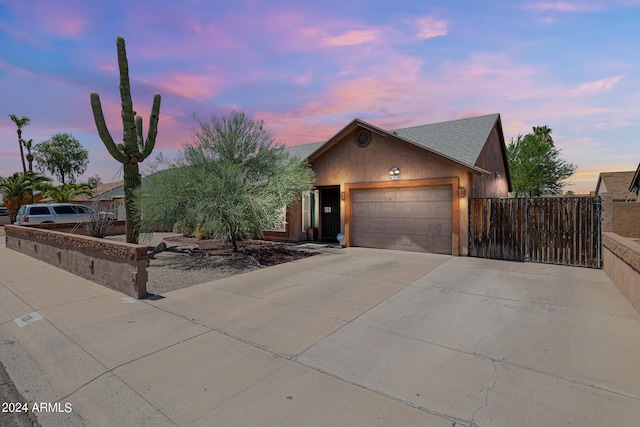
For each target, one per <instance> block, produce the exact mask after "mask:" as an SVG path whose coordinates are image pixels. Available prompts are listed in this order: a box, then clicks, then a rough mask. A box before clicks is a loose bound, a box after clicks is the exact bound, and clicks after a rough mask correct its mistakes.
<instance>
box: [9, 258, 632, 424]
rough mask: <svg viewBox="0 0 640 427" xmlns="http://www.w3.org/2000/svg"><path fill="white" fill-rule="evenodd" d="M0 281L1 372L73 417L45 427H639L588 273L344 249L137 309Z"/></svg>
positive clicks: (60, 277)
mask: <svg viewBox="0 0 640 427" xmlns="http://www.w3.org/2000/svg"><path fill="white" fill-rule="evenodd" d="M0 271H2V273H3V274H2V276H1V277H0V284H1V285H2V286H0V348H1V349H2V352H0V361H1V362H2V363H3V364H4V365H5V366H6V368H7V372H8V373H9V375H10V376H11V378H12V379H13V381H14V383H15V384H16V386H17V388H18V390H19V391H20V392H21V393H22V394H23V395H24V397H25V399H27V400H29V401H30V402H60V403H61V404H62V405H64V404H65V403H69V405H70V407H71V408H72V410H71V411H68V412H65V411H58V412H45V413H39V414H36V416H37V417H38V419H39V420H40V422H41V423H42V424H43V425H47V426H49V425H150V426H151V425H153V426H158V425H180V426H183V425H201V426H210V425H232V426H237V425H246V426H256V425H264V426H284V425H292V426H302V425H309V426H313V425H322V426H327V425H336V426H341V425H349V426H355V425H363V426H364V425H367V426H370V425H380V426H389V425H398V426H408V425H420V426H425V425H427V426H452V425H456V426H461V425H466V426H470V425H476V426H514V425H526V426H556V425H580V426H603V425H638V424H640V370H639V369H638V368H637V367H638V361H639V360H640V316H639V315H638V313H636V312H635V311H634V310H633V308H632V306H631V305H630V304H629V303H628V302H627V301H626V300H625V298H624V297H623V296H622V294H621V293H620V292H619V291H618V290H617V288H616V287H615V286H614V285H613V284H612V282H611V281H610V280H609V279H608V278H607V277H606V275H605V274H604V273H603V272H602V271H600V270H589V269H579V268H570V267H558V266H548V265H541V264H520V263H511V262H500V261H488V260H481V259H474V258H452V257H449V256H443V255H432V254H419V253H410V252H398V251H384V250H374V249H365V248H349V249H347V250H345V251H344V253H343V254H341V255H324V256H315V257H311V258H307V259H304V260H299V261H296V262H293V263H289V264H285V265H280V266H275V267H271V268H267V269H263V270H258V271H254V272H251V273H247V274H243V275H239V276H234V277H230V278H227V279H223V280H219V281H215V282H211V283H207V284H203V285H199V286H195V287H191V288H186V289H182V290H179V291H174V292H170V293H168V294H166V295H164V298H162V299H155V300H145V301H135V300H132V299H130V298H127V297H124V296H123V295H121V294H118V293H115V292H113V291H110V290H108V289H105V288H103V287H101V286H98V285H95V284H92V283H91V282H87V281H85V280H83V279H80V278H77V277H75V276H72V275H70V274H67V273H65V272H62V271H60V270H57V269H55V268H53V267H50V266H47V265H46V264H42V263H39V262H37V261H34V260H32V259H30V258H27V257H25V256H23V255H21V254H18V253H15V252H13V251H10V250H8V249H5V248H0ZM30 312H37V313H38V314H40V315H41V316H42V317H43V319H42V320H38V321H34V322H33V323H30V324H27V325H23V326H22V327H20V326H19V325H18V323H19V322H16V321H14V319H16V318H19V317H20V316H23V315H24V314H26V313H30Z"/></svg>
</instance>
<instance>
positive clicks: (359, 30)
mask: <svg viewBox="0 0 640 427" xmlns="http://www.w3.org/2000/svg"><path fill="white" fill-rule="evenodd" d="M117 36H123V37H124V38H125V41H126V48H127V56H128V60H129V74H130V77H131V87H132V89H131V90H132V97H133V103H134V109H135V110H136V111H137V112H138V114H140V115H141V116H142V117H143V121H144V132H145V135H146V132H147V124H148V121H149V113H150V109H151V103H152V99H153V94H154V93H160V94H161V95H162V104H161V108H160V121H159V125H158V137H157V141H156V147H155V150H154V154H157V153H158V152H162V153H163V155H164V156H165V157H169V158H171V157H173V156H174V155H175V153H177V152H178V151H179V150H180V149H181V147H182V146H183V145H184V144H188V143H190V142H191V141H192V136H193V130H194V128H195V126H196V121H195V119H194V115H197V116H198V117H200V118H207V117H209V116H211V115H224V114H227V113H228V112H229V111H231V110H232V109H240V110H243V111H245V112H246V113H248V114H250V115H251V116H253V117H254V118H256V119H262V120H264V122H265V124H266V125H267V127H268V128H269V129H271V130H272V131H273V133H274V134H275V136H276V140H277V141H278V142H280V143H282V144H284V145H298V144H302V143H310V142H318V141H325V140H328V139H329V138H331V137H332V136H333V135H335V134H336V133H337V132H338V131H339V130H340V129H342V128H343V127H344V126H345V125H347V124H348V123H349V122H350V121H351V120H353V119H354V118H359V119H362V120H364V121H367V122H369V123H371V124H373V125H376V126H379V127H381V128H383V129H387V130H391V129H397V128H402V127H408V126H416V125H422V124H428V123H436V122H441V121H447V120H455V119H460V118H465V117H471V116H478V115H485V114H493V113H500V115H501V118H502V125H503V130H504V136H505V140H506V142H507V143H508V142H509V141H510V140H511V138H515V137H517V136H518V135H520V134H526V133H529V132H531V129H532V127H533V126H541V125H546V126H549V127H550V128H551V129H552V130H553V133H552V137H553V139H554V141H555V143H556V147H557V148H559V149H561V153H562V157H563V158H564V159H565V160H567V161H569V162H571V163H574V164H576V165H577V166H578V169H577V172H576V173H575V175H574V176H573V177H572V178H571V179H570V180H569V183H568V185H567V186H566V187H565V190H572V191H574V192H577V193H581V194H583V193H588V192H589V191H591V190H594V189H595V186H596V183H597V179H598V174H599V173H600V172H608V171H623V170H635V169H636V167H637V166H638V163H639V162H640V150H639V149H638V148H639V147H640V141H639V139H640V51H639V49H640V44H639V41H640V0H567V1H539V0H531V1H526V0H525V1H517V0H483V1H475V0H467V1H463V0H447V1H444V0H441V1H425V0H413V1H409V0H396V1H393V2H390V1H379V0H342V1H334V0H325V1H305V0H297V1H294V0H291V1H286V0H235V1H233V2H232V1H222V0H217V1H206V0H180V1H170V0H154V1H153V2H151V1H146V2H145V1H135V2H134V1H124V0H109V1H101V2H97V1H86V0H78V1H75V0H57V1H51V0H20V1H16V0H0V176H5V177H6V176H8V175H11V174H12V173H14V172H18V171H20V170H21V169H22V166H21V163H20V158H19V148H18V142H17V135H16V127H15V125H14V123H13V122H12V121H11V120H10V119H9V117H8V115H9V114H15V115H17V116H18V117H22V116H26V117H29V118H30V119H31V123H30V125H29V126H27V127H25V128H24V130H23V138H24V139H33V142H34V144H37V143H39V142H42V141H45V140H48V139H49V138H51V136H53V135H54V134H57V133H70V134H72V135H73V136H74V137H75V138H77V139H78V140H79V141H80V143H81V144H82V145H83V146H84V147H85V148H86V149H87V150H88V151H89V165H88V169H87V172H86V173H85V174H84V175H83V176H81V177H80V180H85V181H86V179H87V178H88V177H90V176H94V175H98V176H100V178H101V180H102V182H105V183H106V182H113V181H118V180H120V179H122V167H121V165H120V164H119V163H118V162H116V161H115V160H114V159H113V158H111V156H110V155H109V154H108V153H107V151H106V148H105V147H104V145H103V144H102V142H101V141H100V138H99V136H98V133H97V131H96V127H95V124H94V120H93V115H92V113H91V107H90V103H89V95H90V93H91V92H97V93H99V94H100V98H101V100H102V107H103V110H104V112H105V118H106V121H107V125H108V127H109V130H110V133H111V134H112V135H113V137H114V139H116V140H121V139H122V122H121V119H120V111H121V109H120V98H119V91H118V85H119V74H118V67H117V54H116V42H115V41H116V37H117ZM143 164H144V163H143ZM141 170H142V171H143V172H144V170H145V168H144V167H143V168H142V169H141Z"/></svg>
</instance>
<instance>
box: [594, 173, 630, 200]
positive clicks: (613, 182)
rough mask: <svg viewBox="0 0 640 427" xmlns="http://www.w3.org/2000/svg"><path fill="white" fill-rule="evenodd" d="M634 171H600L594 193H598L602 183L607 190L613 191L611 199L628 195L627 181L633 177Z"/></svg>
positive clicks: (624, 197)
mask: <svg viewBox="0 0 640 427" xmlns="http://www.w3.org/2000/svg"><path fill="white" fill-rule="evenodd" d="M634 174H635V171H624V172H600V176H599V177H598V184H597V185H596V194H598V193H600V187H601V185H602V184H603V183H604V186H605V188H606V189H607V192H609V193H613V200H624V199H626V198H627V196H628V195H629V183H630V182H631V180H632V179H633V175H634Z"/></svg>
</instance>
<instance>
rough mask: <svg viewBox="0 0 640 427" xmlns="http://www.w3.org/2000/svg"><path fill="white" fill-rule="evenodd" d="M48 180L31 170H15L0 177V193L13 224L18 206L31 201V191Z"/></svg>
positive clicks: (37, 188)
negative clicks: (5, 176) (6, 175)
mask: <svg viewBox="0 0 640 427" xmlns="http://www.w3.org/2000/svg"><path fill="white" fill-rule="evenodd" d="M48 181H50V179H49V178H47V177H45V176H42V175H38V174H35V173H33V172H16V173H14V174H13V175H11V176H9V177H7V178H1V177H0V194H2V198H3V203H4V206H5V207H6V208H7V213H8V214H9V221H10V222H11V224H13V223H14V222H15V221H16V216H17V214H18V210H20V206H22V205H24V204H27V203H30V202H32V201H33V191H34V190H39V189H40V188H41V186H42V185H43V184H45V183H47V182H48Z"/></svg>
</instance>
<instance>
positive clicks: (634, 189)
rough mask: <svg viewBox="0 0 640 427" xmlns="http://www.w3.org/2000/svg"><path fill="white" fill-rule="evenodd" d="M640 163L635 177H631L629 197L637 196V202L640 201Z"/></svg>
mask: <svg viewBox="0 0 640 427" xmlns="http://www.w3.org/2000/svg"><path fill="white" fill-rule="evenodd" d="M639 190H640V164H638V169H636V172H635V173H634V174H633V178H631V183H630V184H629V197H630V198H631V197H635V199H636V202H640V193H639Z"/></svg>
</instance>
